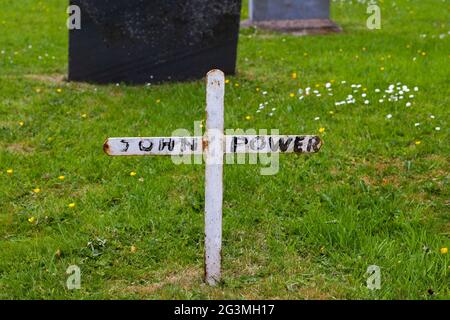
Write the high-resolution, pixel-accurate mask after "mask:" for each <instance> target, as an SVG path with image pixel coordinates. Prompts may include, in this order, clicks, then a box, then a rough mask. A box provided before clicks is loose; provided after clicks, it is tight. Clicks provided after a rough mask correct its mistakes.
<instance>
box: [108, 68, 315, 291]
mask: <svg viewBox="0 0 450 320" xmlns="http://www.w3.org/2000/svg"><path fill="white" fill-rule="evenodd" d="M224 94H225V77H224V74H223V72H222V71H220V70H212V71H210V72H209V73H208V74H207V87H206V132H205V135H204V136H203V137H150V138H140V137H138V138H109V139H108V140H106V142H105V144H104V146H103V150H104V151H105V152H106V153H107V154H108V155H110V156H133V155H140V156H144V155H171V156H172V155H189V154H190V155H192V154H194V155H195V154H203V155H204V157H205V163H206V166H205V167H206V172H205V281H206V283H208V284H209V285H216V284H217V283H218V282H219V281H220V274H221V255H222V201H223V181H222V180H223V155H224V153H314V152H317V151H319V149H320V147H321V145H322V142H321V140H320V138H319V137H317V136H308V135H306V136H305V135H301V136H297V135H294V136H278V135H277V136H275V135H271V136H267V135H266V136H254V135H227V136H224V135H223V130H224V129H223V128H224Z"/></svg>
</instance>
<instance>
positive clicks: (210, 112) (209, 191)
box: [204, 70, 225, 286]
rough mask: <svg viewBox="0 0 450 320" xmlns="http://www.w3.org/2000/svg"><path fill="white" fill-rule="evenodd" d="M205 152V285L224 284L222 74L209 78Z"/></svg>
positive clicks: (220, 72) (214, 74) (223, 78)
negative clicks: (222, 266) (222, 261)
mask: <svg viewBox="0 0 450 320" xmlns="http://www.w3.org/2000/svg"><path fill="white" fill-rule="evenodd" d="M206 81H207V84H206V138H205V142H204V152H205V162H206V166H205V167H206V169H205V281H206V283H208V284H209V285H212V286H214V285H216V284H217V283H218V282H219V281H220V266H221V259H222V197H223V181H222V180H223V164H222V162H223V147H224V146H223V122H224V116H223V114H224V112H223V109H224V95H225V76H224V74H223V72H222V71H220V70H212V71H210V72H208V75H207V78H206Z"/></svg>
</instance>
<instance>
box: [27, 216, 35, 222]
mask: <svg viewBox="0 0 450 320" xmlns="http://www.w3.org/2000/svg"><path fill="white" fill-rule="evenodd" d="M35 221H36V218H35V217H30V218H28V222H29V223H34V222H35Z"/></svg>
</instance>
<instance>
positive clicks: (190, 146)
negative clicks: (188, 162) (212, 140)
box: [103, 137, 203, 156]
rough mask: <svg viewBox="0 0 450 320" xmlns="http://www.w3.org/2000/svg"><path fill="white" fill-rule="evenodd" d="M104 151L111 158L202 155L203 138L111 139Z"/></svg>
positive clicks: (107, 141)
mask: <svg viewBox="0 0 450 320" xmlns="http://www.w3.org/2000/svg"><path fill="white" fill-rule="evenodd" d="M103 149H104V150H105V152H106V153H107V154H108V155H110V156H147V155H154V156H171V155H183V154H201V153H202V152H203V151H202V138H201V137H149V138H144V137H143V138H139V137H129V138H109V139H108V140H106V142H105V144H104V145H103Z"/></svg>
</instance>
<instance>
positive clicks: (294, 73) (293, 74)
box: [291, 72, 297, 80]
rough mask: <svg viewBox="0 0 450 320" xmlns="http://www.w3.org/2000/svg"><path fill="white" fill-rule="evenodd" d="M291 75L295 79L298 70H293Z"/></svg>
mask: <svg viewBox="0 0 450 320" xmlns="http://www.w3.org/2000/svg"><path fill="white" fill-rule="evenodd" d="M291 77H292V79H293V80H295V79H297V72H292V74H291Z"/></svg>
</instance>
